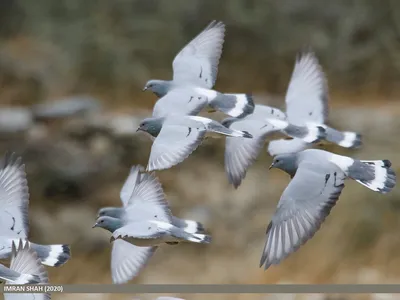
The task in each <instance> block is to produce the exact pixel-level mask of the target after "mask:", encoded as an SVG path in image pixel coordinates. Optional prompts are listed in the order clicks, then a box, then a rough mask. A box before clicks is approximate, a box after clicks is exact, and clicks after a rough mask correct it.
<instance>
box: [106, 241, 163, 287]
mask: <svg viewBox="0 0 400 300" xmlns="http://www.w3.org/2000/svg"><path fill="white" fill-rule="evenodd" d="M156 249H157V247H138V246H135V245H132V244H130V243H128V242H126V241H124V240H115V241H114V242H113V248H112V252H111V276H112V280H113V283H115V284H122V283H126V282H128V281H129V280H131V279H133V278H134V277H136V276H137V275H138V274H139V272H140V271H141V270H142V269H143V267H144V266H145V265H146V263H147V262H148V260H149V259H150V258H151V256H152V255H153V253H154V252H155V250H156Z"/></svg>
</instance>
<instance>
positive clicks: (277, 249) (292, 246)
mask: <svg viewBox="0 0 400 300" xmlns="http://www.w3.org/2000/svg"><path fill="white" fill-rule="evenodd" d="M390 166H391V164H390V162H389V161H388V160H376V161H363V160H356V159H352V158H350V157H347V156H341V155H337V154H333V153H330V152H327V151H323V150H316V149H309V150H304V151H301V152H298V153H292V154H281V155H278V156H276V157H275V158H274V161H273V163H272V165H271V167H274V168H279V169H281V170H283V171H285V172H286V173H288V174H289V175H290V176H291V177H292V180H291V181H290V183H289V185H288V186H287V188H286V189H285V191H284V192H283V194H282V196H281V199H280V200H279V203H278V207H277V210H276V212H275V214H274V215H273V217H272V220H271V222H270V224H269V226H268V228H267V233H266V234H267V240H266V243H265V246H264V250H263V254H262V257H261V261H260V266H262V265H265V269H267V268H268V267H269V266H271V265H272V264H278V263H279V262H281V261H282V260H283V259H285V258H286V257H287V256H289V255H290V254H291V253H293V252H294V251H296V250H297V249H298V248H299V247H300V246H301V245H303V244H304V243H306V242H307V241H308V240H309V239H311V238H312V237H313V236H314V234H315V233H316V232H317V230H318V229H319V228H320V226H321V225H322V223H323V222H324V220H325V218H326V217H327V216H328V215H329V214H330V211H331V209H332V208H333V207H334V206H335V204H336V201H337V200H338V199H339V196H340V194H341V192H342V190H343V188H344V181H345V180H346V179H347V178H351V179H354V180H356V181H357V182H359V183H361V184H363V185H364V186H366V187H368V188H369V189H371V190H373V191H377V192H379V193H387V192H389V191H390V190H392V189H393V187H394V186H395V183H396V175H395V173H394V171H393V169H392V168H391V167H390Z"/></svg>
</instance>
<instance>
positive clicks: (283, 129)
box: [222, 104, 325, 188]
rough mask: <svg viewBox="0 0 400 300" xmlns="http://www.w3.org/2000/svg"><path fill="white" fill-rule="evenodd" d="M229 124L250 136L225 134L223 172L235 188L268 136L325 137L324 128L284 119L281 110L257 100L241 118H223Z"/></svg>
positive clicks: (309, 139) (308, 139)
mask: <svg viewBox="0 0 400 300" xmlns="http://www.w3.org/2000/svg"><path fill="white" fill-rule="evenodd" d="M222 124H223V125H224V126H226V127H228V128H231V129H235V130H240V131H246V132H249V133H250V134H251V135H252V136H253V138H252V139H244V138H230V137H227V138H226V143H225V172H226V174H227V177H228V180H229V182H230V183H231V184H233V186H234V187H235V188H237V187H238V186H239V185H240V183H241V182H242V180H243V179H244V178H245V176H246V172H247V169H248V168H249V167H250V166H251V165H252V164H253V163H254V162H255V160H256V159H257V157H258V155H259V153H260V151H261V149H262V148H263V146H264V144H265V142H266V140H267V139H271V138H272V136H274V135H276V134H278V133H280V135H286V136H289V137H292V138H298V139H300V140H302V141H304V142H305V143H315V142H318V141H319V140H320V139H322V138H324V137H325V129H324V128H322V127H320V126H317V125H314V124H313V123H312V124H305V126H296V125H293V124H290V123H289V122H287V121H286V117H285V115H284V113H283V112H281V111H280V110H278V109H274V108H272V107H268V106H265V105H259V104H257V105H256V106H255V110H254V113H253V114H251V115H248V116H246V117H245V118H241V119H238V118H236V119H234V118H228V119H225V120H224V121H222Z"/></svg>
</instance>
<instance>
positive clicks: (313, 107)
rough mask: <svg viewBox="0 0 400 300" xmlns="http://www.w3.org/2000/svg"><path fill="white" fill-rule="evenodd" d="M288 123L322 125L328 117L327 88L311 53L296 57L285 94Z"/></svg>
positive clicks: (303, 53)
mask: <svg viewBox="0 0 400 300" xmlns="http://www.w3.org/2000/svg"><path fill="white" fill-rule="evenodd" d="M286 114H287V118H288V120H289V122H291V123H293V124H295V125H304V123H305V122H307V121H312V122H315V123H319V124H324V123H325V119H326V117H327V115H328V87H327V83H326V78H325V74H324V72H323V70H322V68H321V66H320V65H319V63H318V59H317V57H316V56H315V54H314V53H313V52H311V51H304V52H301V53H299V54H298V55H297V58H296V63H295V66H294V70H293V73H292V78H291V79H290V83H289V87H288V90H287V93H286Z"/></svg>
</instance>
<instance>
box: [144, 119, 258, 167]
mask: <svg viewBox="0 0 400 300" xmlns="http://www.w3.org/2000/svg"><path fill="white" fill-rule="evenodd" d="M137 130H138V131H139V130H140V131H144V132H147V133H148V134H149V135H150V136H151V138H152V139H153V140H154V142H153V146H152V147H151V153H150V158H149V163H148V165H147V170H148V171H153V170H162V169H168V168H170V167H172V166H174V165H177V164H179V163H180V162H182V161H183V160H185V159H186V158H187V157H188V156H189V155H190V154H191V153H192V152H193V151H194V150H196V148H197V147H198V146H199V145H200V144H201V142H202V141H203V139H204V137H205V136H206V133H208V135H207V136H209V137H219V136H221V135H225V136H231V137H244V138H249V139H250V138H252V135H251V134H249V133H248V132H246V131H238V130H234V129H229V128H226V127H225V126H223V125H221V124H220V123H218V122H217V121H214V120H211V119H208V118H203V117H198V116H171V117H167V118H147V119H144V120H143V121H142V122H141V123H140V126H139V128H138V129H137Z"/></svg>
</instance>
